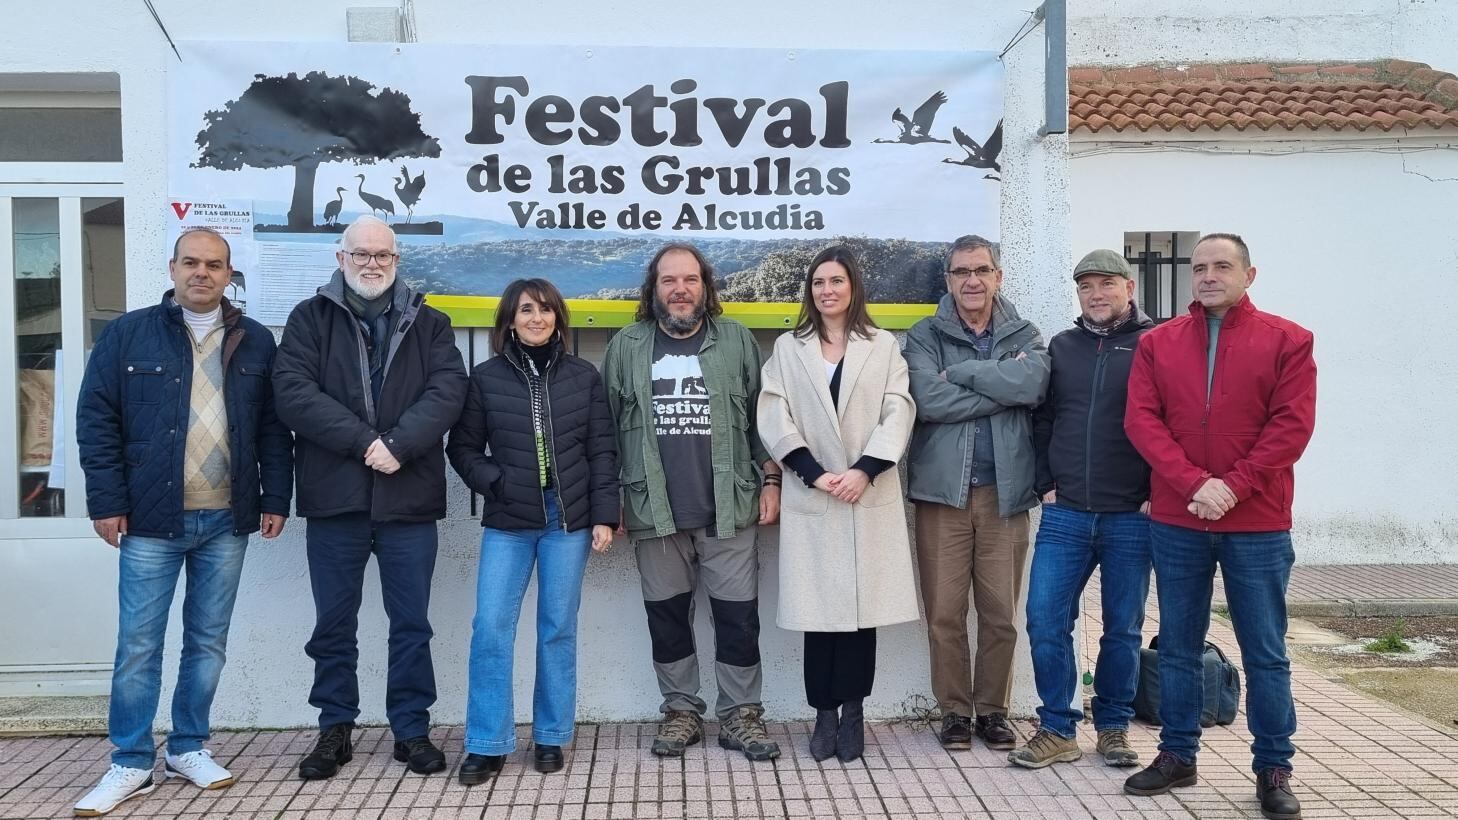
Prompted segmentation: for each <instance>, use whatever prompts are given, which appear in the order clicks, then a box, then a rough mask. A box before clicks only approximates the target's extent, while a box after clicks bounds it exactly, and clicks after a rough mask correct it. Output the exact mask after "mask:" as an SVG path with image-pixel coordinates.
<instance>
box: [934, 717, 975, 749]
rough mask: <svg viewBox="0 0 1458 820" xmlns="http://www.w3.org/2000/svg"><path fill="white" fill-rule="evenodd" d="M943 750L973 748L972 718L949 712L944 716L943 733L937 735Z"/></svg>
mask: <svg viewBox="0 0 1458 820" xmlns="http://www.w3.org/2000/svg"><path fill="white" fill-rule="evenodd" d="M937 740H940V741H941V742H942V748H943V749H970V748H972V718H969V717H967V716H966V715H959V714H957V713H956V712H948V713H946V714H945V715H942V731H941V732H939V733H938V734H937Z"/></svg>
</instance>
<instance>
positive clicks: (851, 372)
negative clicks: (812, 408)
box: [794, 329, 879, 435]
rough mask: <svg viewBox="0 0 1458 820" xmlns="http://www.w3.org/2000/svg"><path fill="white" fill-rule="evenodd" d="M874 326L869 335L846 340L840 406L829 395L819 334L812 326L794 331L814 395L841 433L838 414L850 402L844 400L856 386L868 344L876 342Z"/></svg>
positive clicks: (799, 353) (841, 369) (866, 355)
mask: <svg viewBox="0 0 1458 820" xmlns="http://www.w3.org/2000/svg"><path fill="white" fill-rule="evenodd" d="M878 332H879V331H877V330H874V329H873V330H871V337H869V338H862V337H860V336H857V335H855V334H852V335H851V336H850V338H849V339H847V340H846V345H845V358H843V359H841V362H840V397H841V399H842V401H841V403H840V407H839V408H837V407H836V406H835V400H834V399H832V398H831V396H830V379H829V378H828V377H827V376H826V375H825V358H824V357H823V356H821V355H820V337H819V336H818V335H816V334H815V332H814V331H813V330H812V331H811V332H810V333H808V334H805V335H801V334H798V333H797V334H795V336H794V339H795V342H796V345H797V347H796V353H797V354H798V355H799V358H800V362H801V363H802V364H803V365H804V366H805V370H806V372H807V374H808V376H809V379H810V385H811V386H812V389H813V390H814V391H815V395H816V396H817V397H818V398H819V399H820V405H821V407H822V408H823V409H824V410H825V415H826V417H827V418H830V419H832V420H833V421H834V422H835V423H836V435H839V434H840V417H841V416H842V415H844V414H845V408H846V407H847V406H849V404H850V403H849V402H848V401H845V400H844V399H846V398H847V397H849V396H850V394H851V391H852V390H854V389H855V386H856V380H857V379H859V378H860V376H861V371H862V370H864V369H865V367H866V362H867V361H868V360H869V359H870V358H871V348H872V347H874V346H875V342H873V341H872V339H873V338H874V337H875V334H876V333H878Z"/></svg>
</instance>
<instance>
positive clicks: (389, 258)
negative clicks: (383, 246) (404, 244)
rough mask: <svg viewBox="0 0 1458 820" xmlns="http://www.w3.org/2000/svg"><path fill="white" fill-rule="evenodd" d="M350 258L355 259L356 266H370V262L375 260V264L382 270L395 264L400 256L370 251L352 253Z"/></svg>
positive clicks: (386, 252) (388, 252)
mask: <svg viewBox="0 0 1458 820" xmlns="http://www.w3.org/2000/svg"><path fill="white" fill-rule="evenodd" d="M349 258H350V259H353V260H354V264H356V265H368V264H369V263H370V260H371V259H373V260H375V264H377V265H379V266H380V267H382V268H386V267H389V266H390V265H393V264H395V260H396V259H399V258H400V254H398V253H391V252H390V251H380V252H379V253H370V252H368V251H350V252H349Z"/></svg>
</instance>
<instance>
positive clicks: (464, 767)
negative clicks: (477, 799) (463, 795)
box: [456, 754, 506, 786]
mask: <svg viewBox="0 0 1458 820" xmlns="http://www.w3.org/2000/svg"><path fill="white" fill-rule="evenodd" d="M505 762H506V755H478V754H467V755H466V759H465V760H462V761H461V770H460V771H459V772H458V773H457V774H456V779H458V780H460V781H461V785H462V786H477V785H480V784H482V783H485V782H486V781H487V780H490V779H491V777H492V776H493V775H495V774H497V773H499V772H500V771H501V766H502V764H503V763H505Z"/></svg>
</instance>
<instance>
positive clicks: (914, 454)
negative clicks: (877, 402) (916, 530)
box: [903, 294, 1051, 518]
mask: <svg viewBox="0 0 1458 820" xmlns="http://www.w3.org/2000/svg"><path fill="white" fill-rule="evenodd" d="M1020 354H1026V355H1020ZM903 355H905V356H906V364H907V367H908V368H909V369H910V371H911V397H912V398H913V399H915V400H916V427H915V428H914V429H913V431H912V434H911V447H910V449H909V450H908V455H907V472H908V473H909V475H910V482H909V483H910V486H909V488H908V491H907V496H908V497H910V498H911V499H912V500H913V501H930V502H933V503H936V504H946V505H947V506H951V507H958V508H962V509H965V508H966V506H967V496H968V493H969V490H970V487H971V482H972V445H973V434H972V425H973V423H974V421H975V420H978V419H983V420H985V421H986V422H988V423H991V424H992V439H993V444H992V456H993V461H994V463H995V464H996V467H997V501H998V514H999V515H1001V516H1002V517H1004V518H1007V517H1008V516H1011V515H1015V514H1017V513H1020V512H1023V511H1025V510H1029V509H1032V508H1033V506H1034V505H1036V504H1037V503H1038V496H1037V494H1036V493H1035V492H1034V491H1033V479H1034V464H1035V460H1036V459H1035V455H1034V450H1033V427H1032V412H1031V411H1032V408H1034V407H1036V406H1037V405H1038V404H1039V403H1041V402H1042V401H1043V395H1044V393H1046V392H1047V389H1048V375H1049V372H1050V369H1051V368H1050V363H1049V359H1048V348H1047V347H1046V346H1044V344H1043V337H1042V336H1041V335H1040V334H1039V333H1038V328H1037V327H1036V326H1034V325H1033V323H1032V322H1030V321H1028V320H1026V319H1024V318H1022V317H1021V316H1019V315H1018V312H1017V308H1015V307H1013V304H1012V302H1009V301H1008V300H1006V299H1004V298H1003V297H1001V296H998V297H997V298H996V300H995V302H994V303H993V314H992V355H991V356H990V357H989V358H988V359H986V360H979V359H978V358H977V352H976V349H975V348H974V347H973V346H972V340H971V339H969V338H967V333H966V331H964V330H963V325H962V320H961V318H960V317H959V316H958V315H957V309H956V306H955V305H954V303H953V301H952V297H951V295H950V294H948V295H946V296H943V297H942V300H941V302H939V303H938V304H937V312H936V313H935V314H934V315H932V316H928V317H927V318H925V319H922V320H921V321H920V322H917V323H916V325H914V326H913V327H912V328H911V330H910V331H908V332H907V334H906V347H905V349H904V351H903ZM943 372H945V373H946V376H945V377H943V376H942V375H941V374H942V373H943Z"/></svg>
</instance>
